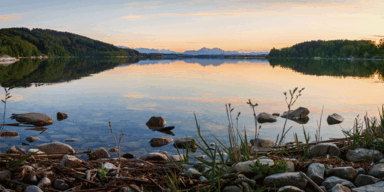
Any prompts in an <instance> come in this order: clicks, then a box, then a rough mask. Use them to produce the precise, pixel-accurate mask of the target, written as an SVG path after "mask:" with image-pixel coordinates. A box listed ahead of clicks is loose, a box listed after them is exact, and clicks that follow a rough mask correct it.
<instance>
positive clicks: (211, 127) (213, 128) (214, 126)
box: [204, 124, 226, 132]
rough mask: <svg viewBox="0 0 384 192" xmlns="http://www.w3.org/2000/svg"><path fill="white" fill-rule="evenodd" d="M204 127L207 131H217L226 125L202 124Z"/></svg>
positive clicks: (223, 128)
mask: <svg viewBox="0 0 384 192" xmlns="http://www.w3.org/2000/svg"><path fill="white" fill-rule="evenodd" d="M204 127H205V129H207V130H209V131H213V132H218V131H223V130H225V129H226V127H224V126H222V125H212V124H210V125H205V126H204Z"/></svg>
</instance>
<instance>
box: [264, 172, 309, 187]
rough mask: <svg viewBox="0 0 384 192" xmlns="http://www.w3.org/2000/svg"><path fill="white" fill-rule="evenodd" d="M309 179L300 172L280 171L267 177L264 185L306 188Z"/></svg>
mask: <svg viewBox="0 0 384 192" xmlns="http://www.w3.org/2000/svg"><path fill="white" fill-rule="evenodd" d="M307 183H308V180H307V179H305V178H304V177H303V176H301V175H300V173H299V172H289V173H278V174H274V175H270V176H268V177H265V179H264V185H265V186H267V187H276V188H280V187H284V186H287V185H290V186H295V187H298V188H300V189H304V188H305V186H307Z"/></svg>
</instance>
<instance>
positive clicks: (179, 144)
mask: <svg viewBox="0 0 384 192" xmlns="http://www.w3.org/2000/svg"><path fill="white" fill-rule="evenodd" d="M196 143H197V141H196V139H194V138H192V137H183V138H179V139H177V140H176V141H175V142H174V143H173V146H174V147H176V148H179V149H185V148H186V147H187V146H189V147H190V148H197V146H196Z"/></svg>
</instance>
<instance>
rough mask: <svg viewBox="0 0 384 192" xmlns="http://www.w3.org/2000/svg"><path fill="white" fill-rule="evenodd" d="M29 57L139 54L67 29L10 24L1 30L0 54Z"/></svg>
mask: <svg viewBox="0 0 384 192" xmlns="http://www.w3.org/2000/svg"><path fill="white" fill-rule="evenodd" d="M4 54H6V55H10V56H13V57H17V56H20V57H29V56H38V55H41V54H45V55H48V56H85V55H98V56H138V55H139V54H140V53H139V52H137V51H135V50H132V49H120V48H118V47H116V46H114V45H112V44H108V43H104V42H101V41H97V40H93V39H90V38H88V37H84V36H80V35H76V34H73V33H68V32H59V31H54V30H49V29H32V30H30V29H28V28H9V29H1V30H0V55H4Z"/></svg>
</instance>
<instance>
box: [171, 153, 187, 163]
mask: <svg viewBox="0 0 384 192" xmlns="http://www.w3.org/2000/svg"><path fill="white" fill-rule="evenodd" d="M169 160H171V161H173V162H179V161H183V160H184V155H183V154H180V155H171V156H170V157H169Z"/></svg>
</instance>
